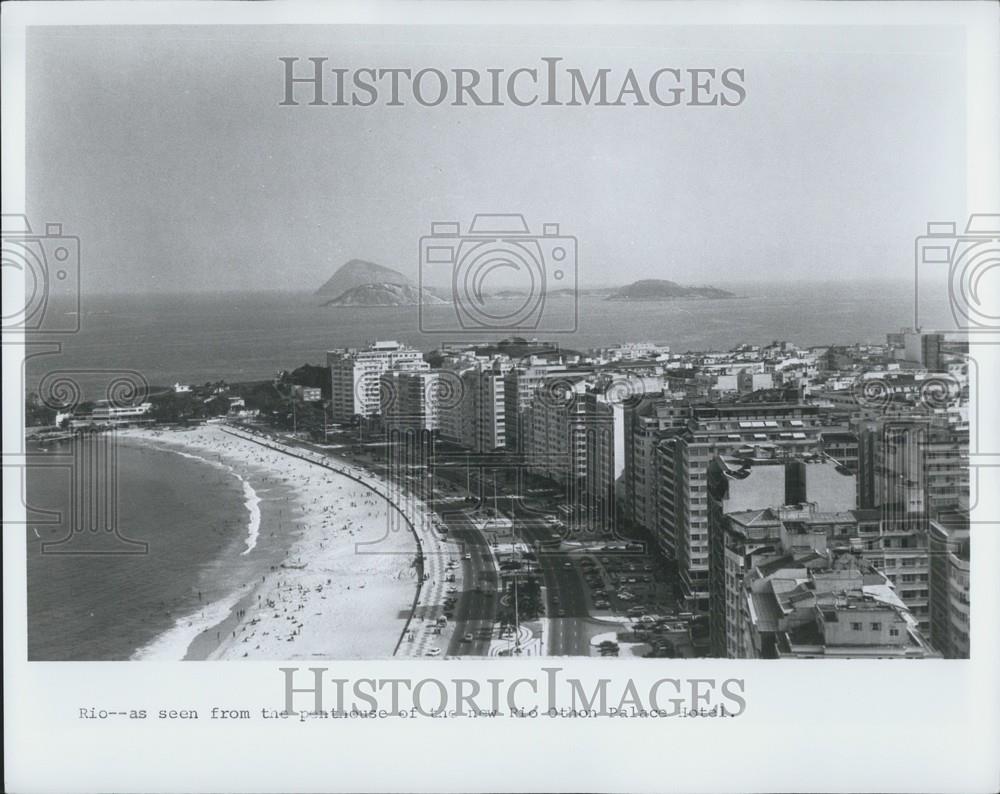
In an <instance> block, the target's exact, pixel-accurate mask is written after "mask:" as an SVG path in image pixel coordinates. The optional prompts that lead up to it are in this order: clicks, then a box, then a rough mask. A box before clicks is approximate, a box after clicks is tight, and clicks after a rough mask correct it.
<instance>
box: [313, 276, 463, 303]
mask: <svg viewBox="0 0 1000 794" xmlns="http://www.w3.org/2000/svg"><path fill="white" fill-rule="evenodd" d="M420 303H423V304H424V305H428V304H441V303H447V301H445V300H442V299H441V298H439V297H438V296H437V295H434V294H433V293H431V292H429V291H428V290H426V289H425V290H423V292H421V291H420V290H418V289H417V288H416V287H414V286H413V285H412V284H390V283H388V282H382V283H379V284H362V285H360V286H357V287H354V288H352V289H349V290H347V291H346V292H343V293H342V294H340V295H338V296H337V297H336V298H331V299H330V300H328V301H326V302H324V303H323V304H322V305H323V306H364V307H368V308H378V307H383V306H417V305H419V304H420Z"/></svg>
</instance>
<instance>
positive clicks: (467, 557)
mask: <svg viewBox="0 0 1000 794" xmlns="http://www.w3.org/2000/svg"><path fill="white" fill-rule="evenodd" d="M462 559H463V560H471V559H472V555H471V554H469V553H468V552H466V553H465V554H463V555H462Z"/></svg>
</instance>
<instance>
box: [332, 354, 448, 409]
mask: <svg viewBox="0 0 1000 794" xmlns="http://www.w3.org/2000/svg"><path fill="white" fill-rule="evenodd" d="M326 365H327V367H329V369H330V385H331V399H330V407H331V415H332V417H333V419H334V420H336V421H339V422H347V421H350V420H351V419H353V418H355V417H357V416H362V417H370V416H376V415H378V414H379V412H380V411H381V405H382V399H381V398H380V396H379V378H380V377H381V376H382V374H383V373H385V372H388V371H390V370H406V371H420V370H427V369H430V365H429V364H427V362H425V361H424V359H423V353H421V352H420V351H419V350H416V349H414V348H410V347H406V346H405V345H401V344H400V343H399V342H388V341H386V342H373V343H372V344H371V345H370V346H369V347H367V348H365V349H363V350H357V349H354V348H347V349H342V350H331V351H329V352H328V353H327V354H326Z"/></svg>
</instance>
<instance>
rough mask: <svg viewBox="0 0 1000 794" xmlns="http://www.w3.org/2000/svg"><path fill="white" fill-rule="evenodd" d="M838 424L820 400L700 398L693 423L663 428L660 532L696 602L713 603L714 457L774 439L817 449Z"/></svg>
mask: <svg viewBox="0 0 1000 794" xmlns="http://www.w3.org/2000/svg"><path fill="white" fill-rule="evenodd" d="M834 427H835V425H831V424H830V423H828V422H827V420H826V419H825V418H824V416H823V414H822V413H821V410H820V408H819V407H818V406H815V405H805V404H801V403H797V402H759V401H735V402H723V403H707V404H702V405H694V406H692V407H691V416H690V418H689V419H688V422H687V426H686V427H684V428H682V429H680V430H670V431H667V432H666V433H665V434H664V437H663V438H662V439H661V440H660V442H659V443H658V445H657V464H658V487H659V493H658V512H659V517H658V521H657V528H656V537H657V542H658V543H659V545H660V547H661V548H662V549H663V550H664V552H665V553H667V554H668V555H671V556H673V557H674V558H675V559H676V560H677V567H678V572H679V575H680V584H681V588H682V590H683V593H684V598H685V601H686V604H687V607H688V608H689V609H691V610H694V611H701V612H707V611H708V608H709V604H708V600H709V592H708V567H709V565H708V558H709V538H708V493H707V477H708V465H709V461H710V460H711V459H712V458H713V457H715V455H716V454H723V455H731V454H734V453H736V452H737V451H738V450H739V449H741V448H745V447H749V448H754V447H763V446H767V445H770V446H772V447H773V448H774V450H775V454H777V455H784V454H794V453H796V452H805V451H812V450H813V449H815V448H816V446H817V444H818V443H819V440H820V436H821V434H822V433H823V432H829V431H830V430H831V429H833V428H834Z"/></svg>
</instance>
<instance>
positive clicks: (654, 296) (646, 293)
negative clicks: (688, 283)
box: [605, 278, 736, 301]
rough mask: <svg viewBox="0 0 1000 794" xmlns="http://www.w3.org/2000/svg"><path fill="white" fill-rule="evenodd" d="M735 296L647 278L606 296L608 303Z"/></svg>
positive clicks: (712, 289) (729, 293)
mask: <svg viewBox="0 0 1000 794" xmlns="http://www.w3.org/2000/svg"><path fill="white" fill-rule="evenodd" d="M735 297H736V295H735V294H734V293H732V292H729V291H728V290H724V289H719V288H718V287H685V286H684V285H682V284H678V283H677V282H676V281H668V280H666V279H660V278H647V279H642V280H641V281H636V282H634V283H632V284H629V285H628V286H627V287H622V288H621V289H619V290H618V291H616V292H613V293H611V294H610V295H608V297H607V298H605V300H609V301H663V300H674V299H677V298H711V299H721V298H735Z"/></svg>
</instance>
